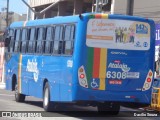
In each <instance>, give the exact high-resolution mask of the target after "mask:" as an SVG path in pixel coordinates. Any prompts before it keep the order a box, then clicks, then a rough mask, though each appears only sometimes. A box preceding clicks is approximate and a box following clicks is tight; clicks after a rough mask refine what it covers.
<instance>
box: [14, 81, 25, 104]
mask: <svg viewBox="0 0 160 120" xmlns="http://www.w3.org/2000/svg"><path fill="white" fill-rule="evenodd" d="M15 100H16V102H24V100H25V95H23V94H20V93H19V92H18V85H17V84H16V85H15Z"/></svg>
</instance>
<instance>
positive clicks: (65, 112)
mask: <svg viewBox="0 0 160 120" xmlns="http://www.w3.org/2000/svg"><path fill="white" fill-rule="evenodd" d="M25 103H26V104H29V105H34V106H37V107H40V108H43V103H42V101H25ZM42 113H43V114H44V115H45V116H47V117H64V116H65V117H66V116H67V117H76V118H77V117H78V118H82V117H92V119H93V118H94V117H95V119H96V117H124V116H125V117H130V116H133V114H132V113H131V114H130V113H129V112H127V113H125V112H120V114H119V115H111V114H112V112H109V113H108V114H106V113H98V112H97V108H96V107H82V106H81V107H80V106H77V105H73V104H57V105H56V110H54V111H51V112H43V111H42Z"/></svg>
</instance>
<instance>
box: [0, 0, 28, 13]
mask: <svg viewBox="0 0 160 120" xmlns="http://www.w3.org/2000/svg"><path fill="white" fill-rule="evenodd" d="M26 1H28V0H26ZM4 7H7V0H0V11H2V10H1V8H4ZM9 11H13V12H16V13H19V14H24V13H25V14H27V6H26V5H25V4H24V3H23V2H22V0H9Z"/></svg>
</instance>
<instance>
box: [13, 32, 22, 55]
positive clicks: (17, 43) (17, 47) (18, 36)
mask: <svg viewBox="0 0 160 120" xmlns="http://www.w3.org/2000/svg"><path fill="white" fill-rule="evenodd" d="M15 34H16V35H15V44H14V52H19V51H20V39H21V30H20V29H17V30H16V33H15Z"/></svg>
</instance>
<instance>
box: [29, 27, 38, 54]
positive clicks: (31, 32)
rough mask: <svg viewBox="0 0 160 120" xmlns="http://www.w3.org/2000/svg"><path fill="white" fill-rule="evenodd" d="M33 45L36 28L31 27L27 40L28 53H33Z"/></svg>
mask: <svg viewBox="0 0 160 120" xmlns="http://www.w3.org/2000/svg"><path fill="white" fill-rule="evenodd" d="M35 47H36V28H31V29H30V35H29V41H28V53H34V52H35Z"/></svg>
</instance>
